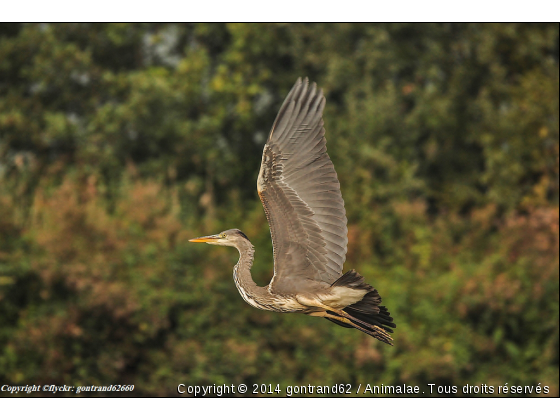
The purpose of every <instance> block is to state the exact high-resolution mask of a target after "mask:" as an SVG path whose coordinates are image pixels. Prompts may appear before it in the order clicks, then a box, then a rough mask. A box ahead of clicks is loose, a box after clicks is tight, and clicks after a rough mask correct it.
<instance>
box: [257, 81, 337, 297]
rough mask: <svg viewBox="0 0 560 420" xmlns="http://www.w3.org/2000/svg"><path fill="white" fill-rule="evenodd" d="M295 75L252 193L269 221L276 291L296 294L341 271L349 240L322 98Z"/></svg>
mask: <svg viewBox="0 0 560 420" xmlns="http://www.w3.org/2000/svg"><path fill="white" fill-rule="evenodd" d="M308 85H309V82H308V80H307V79H305V80H304V81H303V82H302V80H301V79H298V80H297V82H296V84H295V85H294V87H293V88H292V90H291V91H290V93H289V94H288V96H287V97H286V100H285V101H284V103H283V104H282V107H281V108H280V111H279V112H278V116H277V117H276V120H275V122H274V125H273V126H272V130H271V131H270V136H269V138H268V141H267V143H266V145H265V147H264V151H263V157H262V163H261V169H260V172H259V177H258V179H257V191H258V193H259V197H260V199H261V201H262V203H263V207H264V210H265V213H266V217H267V219H268V223H269V225H270V233H271V236H272V245H273V248H274V277H273V279H272V281H271V283H270V287H271V288H273V290H274V291H275V292H276V293H295V292H298V291H303V290H306V289H308V288H310V287H313V284H316V283H313V282H316V281H319V282H325V283H328V284H332V283H333V282H334V281H336V280H337V279H338V278H339V277H340V276H341V274H342V265H343V264H344V261H345V259H346V249H347V248H346V246H347V244H348V238H347V233H348V229H347V228H346V221H347V220H346V212H345V210H344V201H343V200H342V194H341V193H340V183H339V182H338V178H337V176H336V172H335V170H334V166H333V164H332V162H331V160H330V158H329V155H328V154H327V148H326V140H325V129H324V128H323V119H322V114H323V109H324V107H325V97H324V96H323V92H322V91H321V90H320V89H319V90H318V89H317V86H316V85H315V83H313V84H312V85H311V86H308Z"/></svg>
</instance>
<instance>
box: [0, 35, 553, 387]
mask: <svg viewBox="0 0 560 420" xmlns="http://www.w3.org/2000/svg"><path fill="white" fill-rule="evenodd" d="M558 45H559V37H558V25H556V24H551V25H543V24H526V25H521V24H495V25H489V24H472V25H466V24H452V25H448V24H422V25H418V24H417V25H414V24H381V25H361V24H311V25H308V24H197V25H177V24H165V25H164V24H142V25H140V24H103V25H98V24H57V25H47V24H40V25H39V24H29V25H20V24H10V25H6V24H3V25H0V379H1V381H0V382H2V383H9V384H28V383H29V384H33V383H42V384H44V383H53V384H73V385H89V384H99V385H107V384H118V383H120V384H134V385H135V391H134V395H145V396H150V395H162V396H163V395H176V388H177V385H178V384H179V383H185V384H191V385H196V384H198V385H211V384H217V385H219V384H231V383H234V384H236V383H246V384H251V383H257V384H262V383H266V384H267V383H272V384H276V383H279V384H281V386H282V387H283V388H284V389H285V387H286V386H287V385H307V384H314V385H334V384H336V383H352V384H358V383H362V384H366V383H369V384H372V385H380V384H381V383H384V384H398V383H403V382H406V383H407V384H413V385H419V386H421V387H426V385H427V384H428V383H436V384H438V385H457V386H459V388H461V387H462V385H465V384H467V383H468V384H471V385H475V384H476V385H480V384H488V385H493V386H500V385H504V384H505V383H506V382H507V383H509V384H510V385H536V384H538V383H541V384H543V385H547V386H549V387H550V393H549V394H548V395H553V396H558V394H559V392H560V391H559V385H558V352H559V350H558V346H559V345H558V330H559V324H558V320H559V308H558V306H559V288H558V276H559V273H558V271H559V270H558V266H559V260H558V253H559V245H558V242H559V235H558V231H559V207H558V190H559V188H558V178H559V173H558V156H559V146H558V144H559V143H558V137H559V134H558V133H559V129H558V114H559V109H558V108H559V107H558V89H559V73H558V60H559V58H558ZM299 76H309V77H310V79H311V80H313V81H316V82H317V83H318V84H319V85H320V87H322V88H323V89H324V92H325V95H326V97H327V107H326V110H325V126H326V132H327V139H328V148H329V153H330V156H331V158H332V160H333V162H334V164H335V167H336V169H337V172H338V175H339V178H340V181H341V185H342V192H343V196H344V199H345V202H346V210H347V214H348V219H349V241H350V242H349V250H348V259H347V263H346V268H348V269H350V268H356V269H357V270H358V271H359V272H360V273H361V274H363V275H364V276H365V277H366V279H367V280H368V281H369V282H370V283H371V284H372V285H374V286H375V287H376V288H377V289H378V290H379V291H380V294H381V295H382V297H383V300H384V303H385V304H386V305H387V306H388V308H389V309H390V311H391V313H392V315H393V316H394V317H395V321H396V323H397V326H398V327H397V329H396V332H395V334H394V338H395V347H393V348H389V347H388V346H384V345H383V344H381V343H379V342H377V341H375V340H373V339H371V338H370V337H368V336H366V335H364V334H360V333H358V332H357V331H355V330H353V331H352V330H346V329H343V328H338V327H336V326H334V325H332V324H330V323H327V322H324V321H322V320H319V319H314V318H311V317H304V316H301V315H299V316H298V315H280V314H274V313H268V312H262V311H257V310H256V309H253V308H251V307H249V306H248V305H246V304H245V303H244V302H243V301H242V300H241V298H240V297H239V295H238V292H237V290H236V289H235V286H234V284H233V281H232V280H231V268H232V266H233V265H234V264H235V261H236V259H237V255H236V253H235V252H233V251H232V250H227V249H223V248H219V247H204V246H201V245H198V246H197V245H193V244H189V243H188V242H187V239H188V238H191V237H194V236H200V235H203V234H210V233H215V232H219V231H220V230H223V229H228V228H233V227H238V228H240V229H242V230H243V231H244V232H245V233H246V234H247V235H248V236H249V238H251V240H252V241H253V243H254V244H255V246H256V249H257V253H256V260H255V265H254V267H253V276H254V277H255V278H256V280H257V282H258V283H260V284H261V285H264V284H266V282H267V281H268V279H270V277H271V275H272V247H271V243H270V236H269V233H268V225H267V223H266V218H265V216H264V212H263V211H262V207H261V204H260V201H259V200H258V198H257V196H256V194H255V182H256V177H257V171H258V168H259V165H260V160H261V152H262V147H263V145H264V142H265V141H266V137H267V135H268V130H269V129H270V126H271V124H272V122H273V120H274V117H275V114H276V112H277V110H278V108H279V106H280V104H281V102H282V101H283V99H284V96H285V94H286V93H287V92H288V90H289V89H290V88H291V86H292V84H293V83H294V81H295V80H296V78H297V77H299Z"/></svg>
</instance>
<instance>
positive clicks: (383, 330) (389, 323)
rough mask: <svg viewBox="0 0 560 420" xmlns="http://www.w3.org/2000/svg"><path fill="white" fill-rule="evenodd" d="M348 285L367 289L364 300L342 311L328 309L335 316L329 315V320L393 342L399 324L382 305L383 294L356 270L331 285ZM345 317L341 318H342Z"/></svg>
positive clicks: (381, 339)
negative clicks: (392, 336) (391, 334)
mask: <svg viewBox="0 0 560 420" xmlns="http://www.w3.org/2000/svg"><path fill="white" fill-rule="evenodd" d="M334 286H339V287H348V288H351V289H359V290H366V291H367V293H366V294H365V295H364V297H363V298H362V300H360V301H359V302H356V303H354V304H352V305H349V306H347V307H345V308H344V309H343V310H341V311H337V312H336V313H335V312H332V313H331V311H327V314H329V315H332V316H333V317H332V318H331V317H327V318H326V319H328V320H329V321H332V322H334V323H335V324H338V325H341V326H343V327H346V328H356V329H358V330H360V331H362V332H364V333H366V334H368V335H371V336H372V337H375V338H377V339H378V340H380V341H383V342H384V343H387V344H389V345H393V344H392V340H393V339H392V338H391V336H390V335H389V333H392V332H393V330H392V328H396V327H397V326H396V325H395V323H394V322H393V318H392V317H391V314H390V312H389V311H388V310H387V308H386V307H385V306H380V303H381V296H379V293H378V292H377V290H375V289H374V288H373V287H372V286H370V285H369V284H367V283H366V282H364V278H363V277H362V276H361V275H360V274H359V273H357V272H356V271H355V270H350V271H348V272H347V273H345V274H344V275H343V276H342V277H340V278H339V279H338V280H337V281H335V282H334V283H333V284H332V286H331V287H334ZM341 317H342V318H343V319H340V318H341Z"/></svg>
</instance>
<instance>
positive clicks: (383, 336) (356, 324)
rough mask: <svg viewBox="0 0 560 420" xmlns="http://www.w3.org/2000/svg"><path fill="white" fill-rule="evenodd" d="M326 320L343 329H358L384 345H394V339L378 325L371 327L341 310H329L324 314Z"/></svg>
mask: <svg viewBox="0 0 560 420" xmlns="http://www.w3.org/2000/svg"><path fill="white" fill-rule="evenodd" d="M322 316H323V317H324V318H327V319H328V320H330V321H333V322H335V323H336V324H339V325H341V326H343V327H345V326H348V327H349V328H356V329H357V330H360V331H361V332H364V333H366V334H367V335H371V336H372V337H374V338H377V339H378V340H380V341H383V342H384V343H387V344H389V345H390V346H392V345H393V343H392V342H391V341H393V338H392V337H391V336H390V335H389V334H388V333H387V332H386V331H385V330H384V329H382V328H379V327H378V326H376V325H370V324H368V323H366V322H364V321H361V320H359V319H357V318H354V317H353V316H351V315H349V314H347V313H346V312H344V311H341V310H328V311H326V312H323V313H322Z"/></svg>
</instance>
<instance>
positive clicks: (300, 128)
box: [190, 78, 396, 345]
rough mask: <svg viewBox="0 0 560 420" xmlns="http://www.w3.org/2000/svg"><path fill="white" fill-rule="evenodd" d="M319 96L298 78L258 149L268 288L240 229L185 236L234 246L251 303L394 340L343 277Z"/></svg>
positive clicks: (372, 295)
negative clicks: (269, 252)
mask: <svg viewBox="0 0 560 420" xmlns="http://www.w3.org/2000/svg"><path fill="white" fill-rule="evenodd" d="M324 107H325V97H324V95H323V92H322V90H320V89H317V86H316V84H315V83H313V84H311V86H310V85H309V82H308V80H307V78H306V79H305V80H304V81H302V80H301V78H300V79H298V80H297V82H296V84H295V85H294V87H293V88H292V89H291V91H290V92H289V94H288V96H287V97H286V99H285V101H284V103H283V104H282V106H281V108H280V111H279V112H278V115H277V117H276V120H275V121H274V124H273V126H272V130H271V131H270V135H269V137H268V140H267V142H266V144H265V146H264V150H263V155H262V162H261V168H260V171H259V175H258V178H257V192H258V195H259V197H260V199H261V201H262V204H263V207H264V211H265V213H266V217H267V220H268V223H269V225H270V234H271V237H272V245H273V249H274V275H273V277H272V280H271V281H270V283H269V284H268V286H265V287H261V286H258V285H257V284H256V283H255V282H254V281H253V279H252V276H251V266H252V265H253V256H254V247H253V245H252V244H251V242H250V241H249V239H248V238H247V236H246V235H245V234H244V233H243V232H241V231H240V230H239V229H229V230H226V231H224V232H221V233H219V234H217V235H210V236H203V237H200V238H195V239H191V240H190V241H191V242H205V243H208V244H211V245H223V246H232V247H235V248H237V250H238V251H239V262H238V263H237V265H236V266H235V267H234V269H233V279H234V281H235V285H236V286H237V289H238V290H239V293H240V294H241V296H242V297H243V299H244V300H245V301H246V302H247V303H248V304H249V305H251V306H254V307H255V308H258V309H264V310H268V311H274V312H295V313H303V314H307V315H311V316H316V317H322V318H325V319H327V320H329V321H332V322H334V323H336V324H338V325H340V326H342V327H346V328H356V329H358V330H360V331H362V332H364V333H366V334H368V335H370V336H372V337H375V338H377V339H378V340H380V341H382V342H384V343H387V344H389V345H392V338H391V336H390V335H389V333H392V332H393V330H392V329H391V328H395V327H396V325H395V324H394V323H393V318H392V317H391V316H390V313H389V312H388V311H387V308H386V307H384V306H381V305H380V304H381V296H379V293H378V292H377V290H376V289H374V288H373V287H372V286H370V285H369V284H367V283H366V282H365V281H364V278H363V277H362V276H361V275H360V274H358V273H357V272H356V271H355V270H350V271H348V272H346V273H345V274H342V266H343V264H344V261H345V260H346V251H347V245H348V238H347V233H348V229H347V226H346V223H347V219H346V211H345V209H344V201H343V199H342V194H341V192H340V183H339V181H338V178H337V175H336V172H335V170H334V166H333V164H332V162H331V160H330V158H329V155H328V154H327V148H326V139H325V129H324V127H323V117H322V116H323V109H324Z"/></svg>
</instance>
